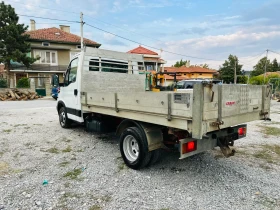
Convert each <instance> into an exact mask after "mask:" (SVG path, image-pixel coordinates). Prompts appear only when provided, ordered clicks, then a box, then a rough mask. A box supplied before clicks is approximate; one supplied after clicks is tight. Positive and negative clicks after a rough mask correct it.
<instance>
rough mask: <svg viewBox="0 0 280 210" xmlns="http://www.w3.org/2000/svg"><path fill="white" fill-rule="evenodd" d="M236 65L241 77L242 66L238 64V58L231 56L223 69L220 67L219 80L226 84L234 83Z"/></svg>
mask: <svg viewBox="0 0 280 210" xmlns="http://www.w3.org/2000/svg"><path fill="white" fill-rule="evenodd" d="M235 65H236V75H241V74H242V72H241V69H242V65H239V64H238V58H237V57H236V56H234V55H229V56H228V60H225V62H224V63H223V65H222V67H220V70H219V79H221V80H223V81H224V83H233V82H234V68H235Z"/></svg>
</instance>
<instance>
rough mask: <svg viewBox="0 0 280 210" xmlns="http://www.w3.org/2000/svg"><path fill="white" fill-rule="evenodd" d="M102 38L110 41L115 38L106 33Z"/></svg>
mask: <svg viewBox="0 0 280 210" xmlns="http://www.w3.org/2000/svg"><path fill="white" fill-rule="evenodd" d="M103 38H104V39H105V40H112V39H114V38H115V35H113V34H108V33H103Z"/></svg>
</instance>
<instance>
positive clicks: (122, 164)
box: [118, 163, 127, 171]
mask: <svg viewBox="0 0 280 210" xmlns="http://www.w3.org/2000/svg"><path fill="white" fill-rule="evenodd" d="M126 168H127V167H126V165H125V163H121V164H119V165H118V169H119V171H121V170H124V169H126Z"/></svg>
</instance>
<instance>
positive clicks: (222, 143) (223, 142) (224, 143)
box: [217, 137, 235, 157]
mask: <svg viewBox="0 0 280 210" xmlns="http://www.w3.org/2000/svg"><path fill="white" fill-rule="evenodd" d="M217 144H218V146H219V147H220V148H221V151H222V153H223V154H224V156H225V157H230V156H233V155H234V154H235V150H234V149H231V148H230V147H229V146H233V144H234V140H232V139H231V140H230V139H228V138H227V137H220V138H217Z"/></svg>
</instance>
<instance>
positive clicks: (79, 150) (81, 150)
mask: <svg viewBox="0 0 280 210" xmlns="http://www.w3.org/2000/svg"><path fill="white" fill-rule="evenodd" d="M76 152H84V150H83V149H78V150H77V151H76Z"/></svg>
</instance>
